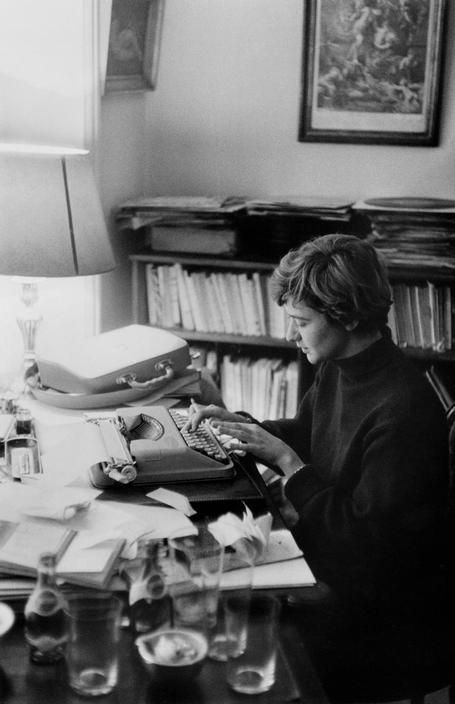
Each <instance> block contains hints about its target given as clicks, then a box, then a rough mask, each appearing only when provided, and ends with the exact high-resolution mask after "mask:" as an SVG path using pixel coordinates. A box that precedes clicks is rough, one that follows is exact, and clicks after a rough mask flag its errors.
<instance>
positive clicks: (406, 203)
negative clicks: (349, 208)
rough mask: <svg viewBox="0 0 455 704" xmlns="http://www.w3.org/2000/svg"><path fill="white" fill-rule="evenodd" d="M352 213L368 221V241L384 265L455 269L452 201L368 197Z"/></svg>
mask: <svg viewBox="0 0 455 704" xmlns="http://www.w3.org/2000/svg"><path fill="white" fill-rule="evenodd" d="M353 210H354V211H356V212H357V213H359V214H361V215H363V216H365V217H366V218H367V219H368V220H369V222H370V225H371V234H370V235H368V239H369V240H370V241H371V242H372V244H373V245H374V246H375V248H376V249H377V250H379V251H380V252H381V253H382V255H383V256H384V258H385V260H386V262H387V263H389V264H392V265H398V266H403V267H415V266H416V265H417V266H419V267H428V268H432V267H434V268H442V269H448V270H455V200H445V199H441V198H372V199H370V200H365V201H359V202H357V203H355V204H354V206H353Z"/></svg>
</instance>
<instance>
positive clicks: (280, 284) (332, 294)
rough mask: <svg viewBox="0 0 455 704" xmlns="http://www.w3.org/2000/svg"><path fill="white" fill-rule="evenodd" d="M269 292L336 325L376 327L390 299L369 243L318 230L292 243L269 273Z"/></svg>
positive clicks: (384, 319)
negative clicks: (315, 234)
mask: <svg viewBox="0 0 455 704" xmlns="http://www.w3.org/2000/svg"><path fill="white" fill-rule="evenodd" d="M271 291H272V297H273V299H274V301H275V302H276V303H278V305H280V306H281V305H283V304H284V303H285V302H286V301H291V302H292V303H293V304H298V303H302V302H303V303H305V304H306V305H307V306H309V307H310V308H313V309H315V310H317V311H319V312H321V313H324V314H325V315H327V316H328V317H329V318H331V319H332V320H334V321H337V322H338V323H340V324H341V325H346V324H349V323H353V322H357V323H358V329H362V330H365V331H366V330H381V329H383V328H384V327H385V326H386V325H387V316H388V312H389V309H390V306H391V305H392V297H391V289H390V284H389V281H388V278H387V272H386V269H385V266H384V264H383V263H382V261H381V260H380V258H379V256H378V253H377V252H376V250H375V249H374V247H373V246H372V245H371V244H370V243H369V242H367V241H366V240H362V239H360V238H358V237H356V236H354V235H341V234H331V235H322V236H321V237H316V238H314V239H311V240H308V241H306V242H304V243H303V244H302V245H301V246H300V247H299V248H298V249H292V250H291V251H290V252H288V253H287V254H286V255H285V256H284V257H283V258H282V259H281V261H280V263H279V265H278V266H277V268H276V269H275V271H274V272H273V274H272V282H271Z"/></svg>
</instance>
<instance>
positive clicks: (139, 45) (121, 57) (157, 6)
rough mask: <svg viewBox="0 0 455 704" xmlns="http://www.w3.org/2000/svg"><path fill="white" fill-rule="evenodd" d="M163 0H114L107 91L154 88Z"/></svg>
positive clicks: (108, 56)
mask: <svg viewBox="0 0 455 704" xmlns="http://www.w3.org/2000/svg"><path fill="white" fill-rule="evenodd" d="M163 15H164V0H112V12H111V24H110V31H109V46H108V54H107V68H106V92H107V93H110V92H114V91H135V90H154V89H155V88H156V83H157V75H158V61H159V51H160V40H161V29H162V24H163Z"/></svg>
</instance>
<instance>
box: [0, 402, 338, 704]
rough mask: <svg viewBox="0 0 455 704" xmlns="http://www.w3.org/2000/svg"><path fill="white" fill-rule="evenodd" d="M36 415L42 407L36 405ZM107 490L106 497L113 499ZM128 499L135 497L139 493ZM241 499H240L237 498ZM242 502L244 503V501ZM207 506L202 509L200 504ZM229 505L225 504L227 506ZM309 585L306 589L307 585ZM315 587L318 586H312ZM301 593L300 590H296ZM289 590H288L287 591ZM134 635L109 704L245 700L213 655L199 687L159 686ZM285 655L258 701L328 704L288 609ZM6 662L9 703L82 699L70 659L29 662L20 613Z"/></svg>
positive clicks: (126, 640) (258, 481) (1, 644)
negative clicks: (70, 677) (71, 680)
mask: <svg viewBox="0 0 455 704" xmlns="http://www.w3.org/2000/svg"><path fill="white" fill-rule="evenodd" d="M34 412H35V415H38V414H37V413H36V408H35V409H34ZM246 471H247V472H248V474H252V478H253V482H254V485H255V486H256V487H257V488H259V490H260V492H261V493H262V495H263V501H264V503H263V505H262V507H261V508H262V510H270V511H271V512H272V513H273V514H274V516H275V521H276V523H277V524H278V525H280V524H281V525H283V523H282V520H281V517H280V516H279V514H278V513H277V511H276V509H275V507H274V506H273V504H272V502H271V501H270V498H269V496H268V493H267V489H266V486H265V484H264V482H263V481H262V478H261V476H260V474H259V473H258V472H257V469H256V467H255V466H254V462H253V463H251V462H247V464H246ZM110 493H111V492H106V496H104V497H103V498H104V499H107V500H108V499H109V494H110ZM120 495H121V492H117V491H116V492H115V494H114V496H113V497H112V498H115V499H117V500H119V497H120ZM135 498H136V501H142V500H143V499H142V495H141V496H139V495H137V494H136V497H135ZM125 500H130V501H134V500H135V499H134V497H133V495H130V496H129V497H127V496H126V495H125ZM237 501H238V500H237ZM216 503H217V502H210V501H209V503H208V505H207V509H208V513H209V514H212V516H213V511H214V510H215V509H216V508H217V506H216ZM238 503H239V505H240V506H241V503H240V502H239V501H238ZM200 510H201V508H200ZM224 510H226V506H225V505H224V502H223V506H222V511H224ZM303 589H304V588H303ZM311 589H313V588H311ZM295 591H296V592H298V590H295ZM288 593H289V590H286V594H288ZM132 641H133V635H132V633H131V632H130V631H129V630H123V632H122V647H121V659H120V676H119V685H118V687H117V688H116V690H115V691H114V692H113V693H112V694H111V695H109V696H107V697H103V698H102V701H103V702H106V704H113V703H114V702H115V703H118V704H130V703H131V704H152V703H153V704H155V703H156V704H168V703H169V704H193V703H194V704H212V703H213V704H241V702H245V701H246V699H248V698H245V696H244V695H237V694H236V693H234V692H232V691H231V690H230V689H229V688H228V686H227V684H226V682H225V676H224V665H223V664H222V663H216V662H213V661H211V660H207V661H206V662H205V663H204V668H203V670H202V672H201V674H200V676H199V677H198V679H197V680H196V681H195V686H194V688H191V689H186V690H184V691H181V692H169V691H164V690H162V691H160V692H156V691H155V690H154V685H153V684H152V683H151V681H150V679H149V677H148V675H147V673H146V672H145V670H144V669H143V666H142V664H141V662H140V661H139V659H138V658H137V657H136V653H135V649H134V646H133V642H132ZM280 641H281V647H280V657H279V664H278V679H277V683H276V685H275V687H274V688H273V689H272V690H271V691H270V692H269V693H267V694H264V695H255V696H254V697H253V699H254V704H281V703H283V704H285V702H291V701H297V702H298V701H300V702H302V703H303V702H305V704H312V703H314V704H326V703H327V701H328V700H327V698H326V695H325V693H324V691H323V688H322V685H321V683H320V681H319V679H318V677H317V674H316V672H315V670H314V668H313V666H312V663H311V661H310V658H309V656H308V654H307V651H306V649H305V645H304V642H303V640H302V636H301V634H300V632H299V630H298V628H297V627H296V624H295V617H294V614H293V613H292V612H291V611H289V610H288V609H287V608H286V607H284V608H283V613H282V619H281V631H280ZM0 664H1V666H2V667H3V669H4V671H5V673H6V675H7V678H8V681H9V683H10V691H9V692H8V693H7V694H6V695H5V696H4V698H2V697H1V696H0V701H2V702H3V701H5V702H6V704H54V703H55V704H76V702H79V704H80V702H81V698H80V697H79V696H78V695H76V694H74V693H72V692H71V690H70V689H69V687H68V685H67V676H66V669H65V664H64V663H61V664H59V665H56V666H55V665H54V666H39V665H35V664H32V663H30V662H29V659H28V652H27V648H26V644H25V640H24V636H23V624H22V621H21V618H20V616H19V617H18V620H17V623H16V624H15V626H14V628H13V629H12V630H11V631H10V633H8V634H6V636H4V637H3V639H1V640H0Z"/></svg>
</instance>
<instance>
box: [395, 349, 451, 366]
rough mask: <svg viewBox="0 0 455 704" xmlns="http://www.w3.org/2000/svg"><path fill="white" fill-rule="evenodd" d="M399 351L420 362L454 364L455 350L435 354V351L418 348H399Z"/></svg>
mask: <svg viewBox="0 0 455 704" xmlns="http://www.w3.org/2000/svg"><path fill="white" fill-rule="evenodd" d="M400 349H401V350H402V351H403V352H404V353H405V354H407V355H409V356H410V357H413V358H414V359H417V360H420V361H422V362H424V361H431V362H451V363H453V362H455V350H448V351H447V352H437V351H436V350H431V349H422V348H420V347H400Z"/></svg>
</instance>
